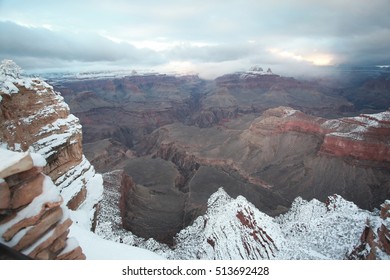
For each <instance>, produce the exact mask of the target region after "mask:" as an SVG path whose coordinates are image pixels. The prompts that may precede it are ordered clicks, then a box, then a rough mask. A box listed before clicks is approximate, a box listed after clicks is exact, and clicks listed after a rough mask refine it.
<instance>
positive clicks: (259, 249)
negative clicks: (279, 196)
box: [175, 188, 284, 260]
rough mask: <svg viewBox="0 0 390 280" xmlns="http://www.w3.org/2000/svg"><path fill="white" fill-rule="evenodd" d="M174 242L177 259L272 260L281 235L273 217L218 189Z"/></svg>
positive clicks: (277, 252) (281, 242) (280, 243)
mask: <svg viewBox="0 0 390 280" xmlns="http://www.w3.org/2000/svg"><path fill="white" fill-rule="evenodd" d="M176 242H177V247H176V249H175V256H176V257H177V258H180V259H253V260H255V259H275V258H277V256H278V254H279V250H280V248H281V247H282V244H283V243H284V236H283V233H282V231H281V229H280V228H279V226H278V224H276V223H275V222H274V221H273V218H271V217H269V216H268V215H266V214H264V213H262V212H260V211H259V210H257V209H256V207H255V206H254V205H253V204H251V203H249V202H248V201H247V200H246V199H245V198H244V197H242V196H238V197H237V198H236V199H232V198H231V197H229V195H228V194H227V193H226V192H225V191H224V190H223V189H222V188H220V189H219V190H218V191H217V192H216V193H214V194H213V195H212V196H211V197H210V199H209V201H208V209H207V212H206V214H205V215H203V216H200V217H198V218H197V219H196V220H195V222H194V223H193V225H191V226H189V227H187V228H185V229H183V230H182V231H180V233H179V234H178V235H177V238H176Z"/></svg>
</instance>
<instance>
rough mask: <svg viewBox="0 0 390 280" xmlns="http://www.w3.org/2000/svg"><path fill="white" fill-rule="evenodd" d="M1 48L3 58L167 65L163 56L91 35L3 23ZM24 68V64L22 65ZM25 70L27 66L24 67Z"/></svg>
mask: <svg viewBox="0 0 390 280" xmlns="http://www.w3.org/2000/svg"><path fill="white" fill-rule="evenodd" d="M0 30H1V37H0V45H1V56H3V57H19V58H22V57H27V58H28V59H29V60H30V61H31V59H32V58H34V57H35V58H36V59H37V60H38V59H44V60H45V61H46V63H45V64H49V63H48V61H50V60H52V61H53V64H58V62H59V61H64V62H66V61H67V62H71V61H79V62H116V61H117V62H120V61H127V62H129V63H133V64H143V65H155V64H159V63H162V62H164V60H163V58H162V57H161V55H159V54H158V53H156V52H154V51H152V50H149V49H138V48H135V47H134V46H132V45H131V44H127V43H115V42H112V41H110V40H108V39H106V38H104V37H102V36H99V35H93V34H90V33H86V34H84V33H73V34H72V33H71V34H69V33H62V32H54V31H51V30H48V29H45V28H37V27H25V26H21V25H18V24H15V23H12V22H0ZM22 64H24V63H22ZM22 66H23V65H22Z"/></svg>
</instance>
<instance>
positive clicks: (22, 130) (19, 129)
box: [0, 61, 103, 227]
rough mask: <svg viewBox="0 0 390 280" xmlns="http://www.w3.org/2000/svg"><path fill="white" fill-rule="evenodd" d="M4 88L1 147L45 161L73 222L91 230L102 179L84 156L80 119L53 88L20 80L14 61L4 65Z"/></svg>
mask: <svg viewBox="0 0 390 280" xmlns="http://www.w3.org/2000/svg"><path fill="white" fill-rule="evenodd" d="M0 82H1V87H0V89H1V90H0V96H1V98H2V100H1V102H0V112H1V114H0V141H1V145H2V146H4V147H8V148H9V149H11V150H14V151H27V150H29V151H32V152H35V153H38V154H40V155H42V156H43V157H44V158H45V159H46V161H47V165H46V166H45V167H44V170H43V171H44V173H45V174H47V175H48V176H50V178H51V179H52V180H53V181H54V183H55V184H56V185H57V187H58V189H59V191H60V192H61V194H62V197H63V199H64V204H65V205H67V206H68V207H69V208H70V209H71V210H74V211H72V218H73V219H74V220H75V221H76V222H78V223H80V224H83V225H84V226H85V227H91V225H92V220H93V218H94V217H93V216H94V210H93V208H94V207H95V205H96V204H97V203H98V201H99V199H100V198H101V194H102V189H103V187H102V178H101V176H100V175H98V174H96V173H95V170H94V168H93V166H91V164H90V163H89V161H88V160H87V159H86V158H85V157H84V155H83V151H82V132H81V125H80V123H79V120H78V118H76V117H75V116H74V115H72V114H70V113H69V107H68V105H67V104H66V103H65V102H64V100H63V98H62V96H61V95H60V94H59V93H58V92H55V91H54V90H53V87H52V86H50V85H49V84H47V83H46V82H44V81H43V80H41V79H38V78H28V77H25V76H23V75H21V73H20V68H19V67H18V66H17V65H16V64H14V63H13V62H12V61H3V63H2V65H1V79H0Z"/></svg>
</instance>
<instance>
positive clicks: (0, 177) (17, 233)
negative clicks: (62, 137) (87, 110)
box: [0, 149, 85, 260]
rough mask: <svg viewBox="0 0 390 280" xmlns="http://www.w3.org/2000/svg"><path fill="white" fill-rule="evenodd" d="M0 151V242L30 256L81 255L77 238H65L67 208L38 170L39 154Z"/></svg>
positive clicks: (41, 165) (42, 163) (41, 162)
mask: <svg viewBox="0 0 390 280" xmlns="http://www.w3.org/2000/svg"><path fill="white" fill-rule="evenodd" d="M0 155H1V159H2V163H1V166H0V189H1V191H0V201H1V203H0V242H1V243H2V244H4V245H6V246H8V247H11V248H12V249H14V250H16V251H19V252H21V253H23V254H25V255H27V256H28V257H30V258H33V259H45V260H48V259H65V260H69V259H85V255H84V254H83V251H82V249H81V248H80V246H78V243H77V241H76V240H74V239H73V238H68V234H69V227H70V226H71V224H72V220H71V219H70V216H69V213H68V211H69V210H68V208H67V207H65V205H64V203H63V199H62V197H61V195H60V192H59V190H58V189H57V187H56V186H55V185H54V183H53V182H52V180H51V179H50V177H48V176H46V175H44V174H43V173H42V170H43V169H44V167H45V164H46V161H45V160H44V159H43V157H41V156H40V155H38V154H30V153H29V152H26V153H18V152H12V151H9V150H5V149H0ZM1 255H2V256H1V257H2V258H8V257H12V255H7V254H5V253H1Z"/></svg>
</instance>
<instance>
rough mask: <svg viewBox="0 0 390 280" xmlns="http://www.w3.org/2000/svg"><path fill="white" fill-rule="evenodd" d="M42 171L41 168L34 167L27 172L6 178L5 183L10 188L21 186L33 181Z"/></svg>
mask: <svg viewBox="0 0 390 280" xmlns="http://www.w3.org/2000/svg"><path fill="white" fill-rule="evenodd" d="M42 171H43V167H40V166H34V167H32V168H31V169H29V170H26V171H23V172H20V173H17V174H14V175H11V176H8V177H7V183H8V185H9V186H10V187H12V186H16V185H20V184H23V183H25V182H28V181H31V180H32V179H34V178H35V177H36V176H37V175H38V174H39V173H41V172H42Z"/></svg>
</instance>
